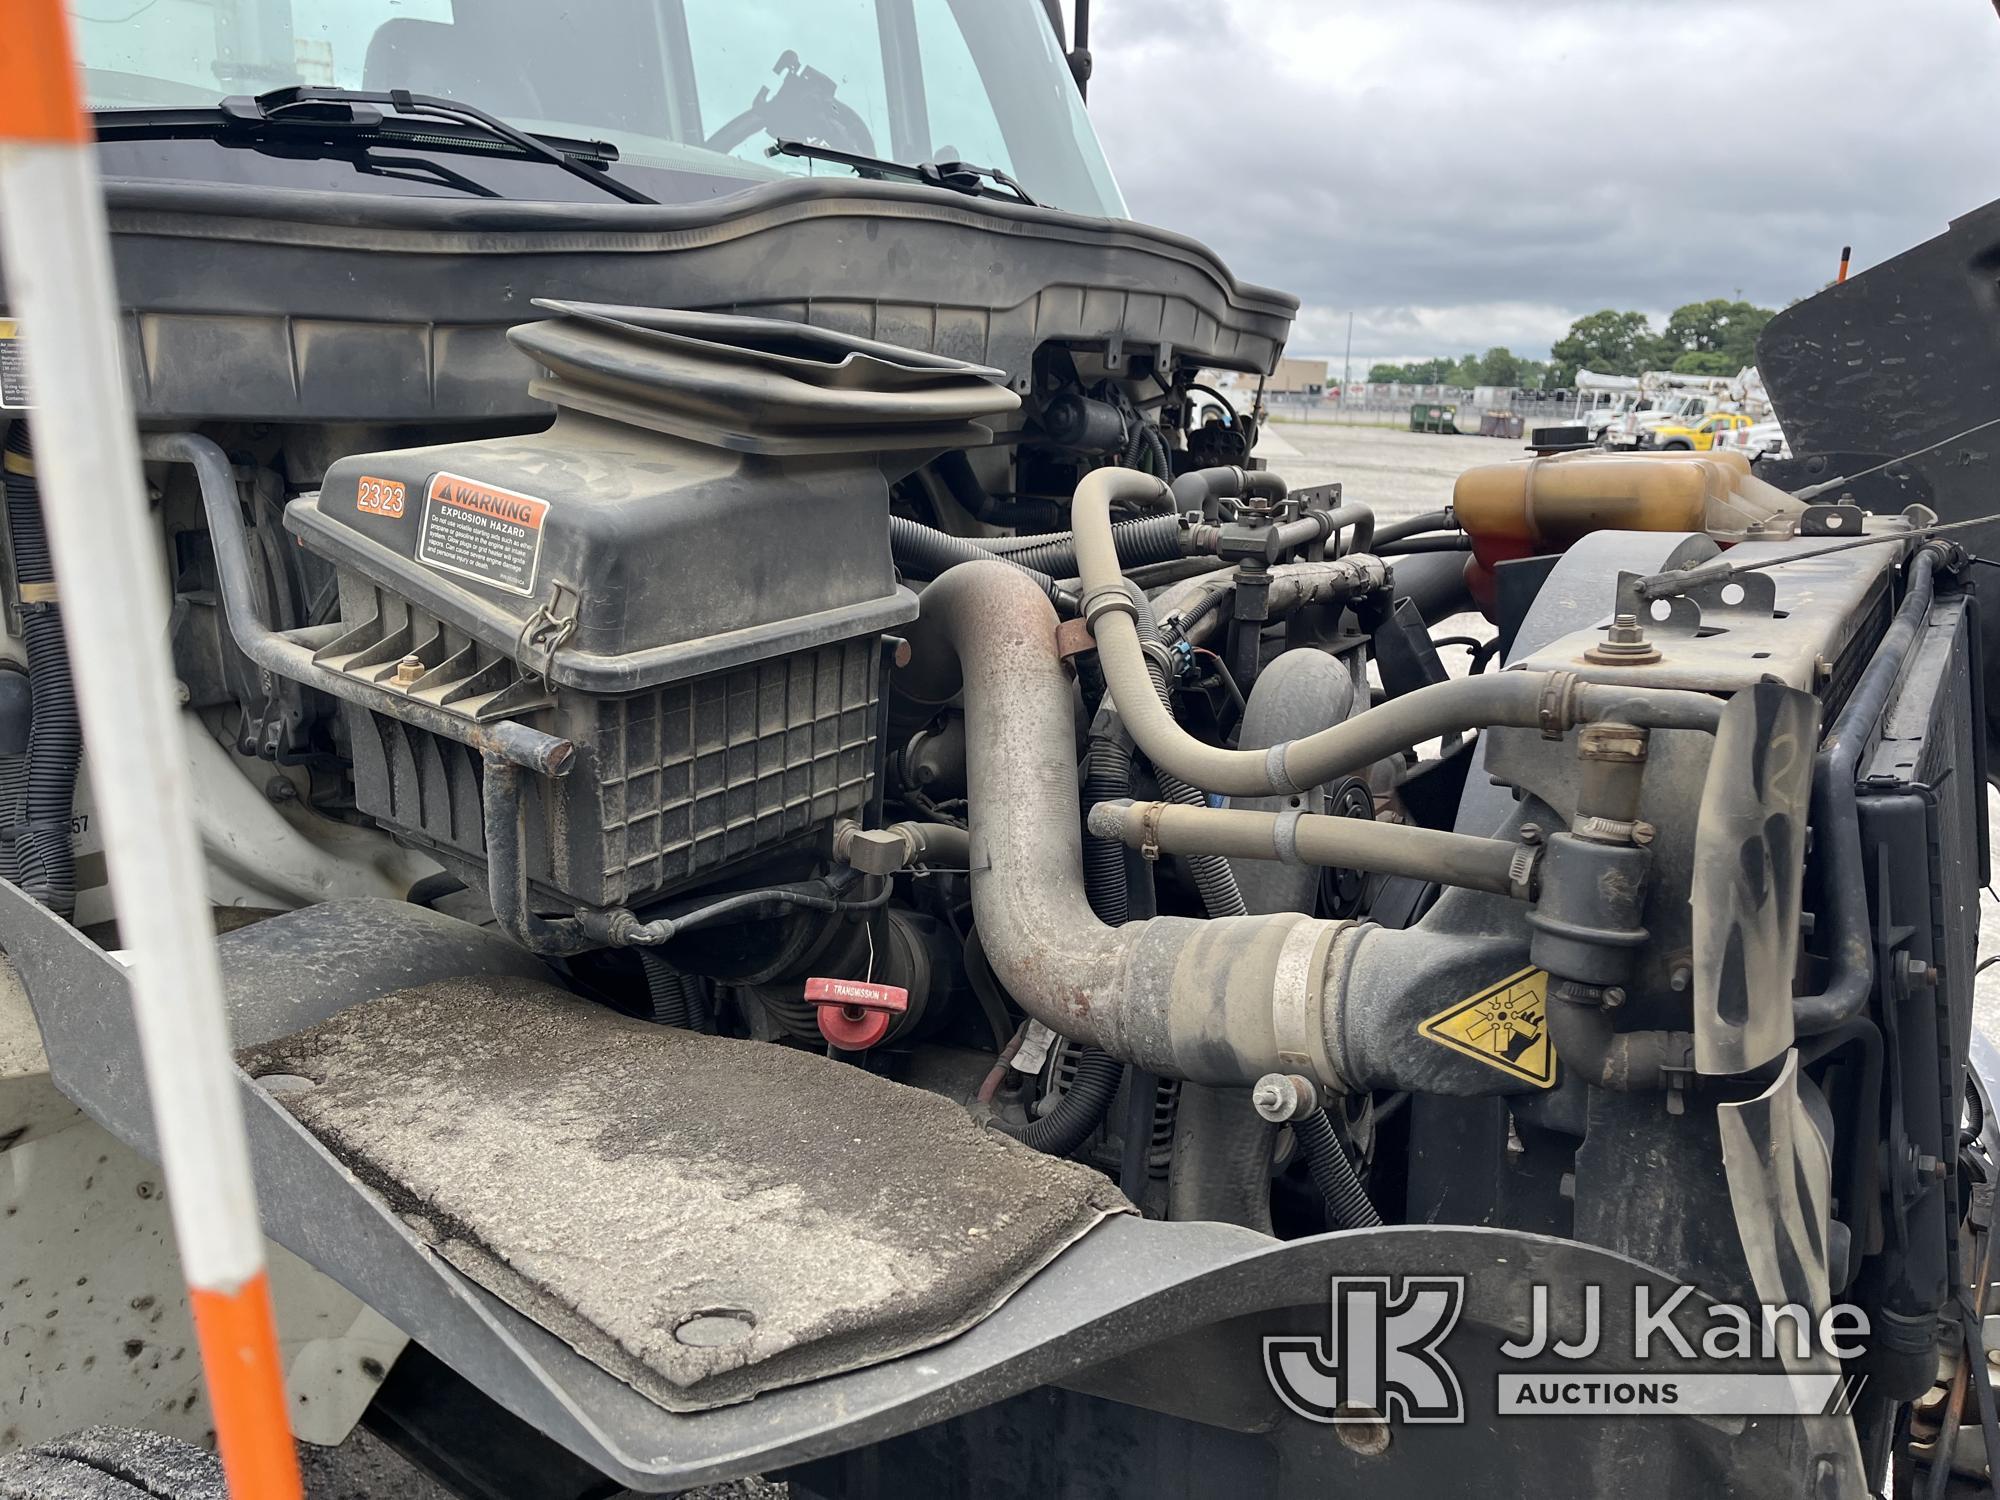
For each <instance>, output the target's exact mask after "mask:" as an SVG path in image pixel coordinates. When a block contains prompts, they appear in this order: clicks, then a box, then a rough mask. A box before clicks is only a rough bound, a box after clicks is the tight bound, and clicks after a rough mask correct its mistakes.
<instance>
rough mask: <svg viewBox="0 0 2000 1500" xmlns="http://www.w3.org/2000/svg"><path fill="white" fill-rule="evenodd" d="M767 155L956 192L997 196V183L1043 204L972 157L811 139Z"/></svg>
mask: <svg viewBox="0 0 2000 1500" xmlns="http://www.w3.org/2000/svg"><path fill="white" fill-rule="evenodd" d="M764 154H765V155H766V156H796V157H799V158H800V159H801V160H804V161H827V162H832V163H834V164H835V165H836V166H842V167H852V168H853V169H854V170H855V171H857V172H859V173H860V174H861V175H862V176H864V177H893V178H895V179H897V180H898V181H900V182H921V183H923V184H925V185H926V186H927V187H939V188H949V189H951V190H952V191H953V192H955V193H967V194H970V195H972V196H973V197H976V198H977V197H996V196H999V195H998V194H994V193H993V192H992V191H991V190H990V189H989V188H988V187H987V186H986V184H987V183H989V182H992V183H997V184H999V185H1000V186H1001V187H1004V188H1006V189H1007V195H1008V196H1011V197H1012V198H1013V199H1014V200H1015V201H1016V202H1018V203H1025V204H1026V205H1027V206H1028V207H1029V208H1039V207H1041V205H1040V204H1039V203H1037V202H1035V200H1034V199H1033V198H1031V197H1029V196H1028V190H1027V189H1026V188H1024V187H1022V186H1021V184H1020V183H1018V182H1016V181H1015V180H1014V179H1013V178H1012V177H1010V176H1008V175H1007V173H1005V172H1003V171H1001V170H1000V169H999V168H998V167H976V166H974V165H973V164H972V163H971V162H969V161H921V162H916V163H914V164H912V163H909V162H900V161H890V160H888V159H887V158H885V157H880V156H862V155H859V154H858V153H856V152H853V151H836V150H834V148H833V147H831V146H818V145H814V144H813V143H812V142H811V141H779V142H777V144H775V145H773V146H772V147H770V148H769V149H768V150H767V151H765V153H764Z"/></svg>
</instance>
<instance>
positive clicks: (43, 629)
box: [0, 421, 83, 917]
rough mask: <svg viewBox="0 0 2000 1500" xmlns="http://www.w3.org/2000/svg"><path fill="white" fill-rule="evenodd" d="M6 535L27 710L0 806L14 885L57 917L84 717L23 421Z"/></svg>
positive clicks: (70, 861)
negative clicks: (23, 746) (21, 744)
mask: <svg viewBox="0 0 2000 1500" xmlns="http://www.w3.org/2000/svg"><path fill="white" fill-rule="evenodd" d="M4 465H5V474H6V492H7V534H8V539H9V540H10V541H11V542H12V543H13V548H14V580H15V584H16V587H17V588H18V590H19V593H20V599H21V635H22V638H23V640H24V641H25V643H26V645H27V649H28V684H29V690H30V692H31V694H32V695H33V701H34V714H33V719H32V723H31V728H30V729H29V731H28V754H27V758H26V763H25V765H24V766H22V767H21V768H20V769H19V771H18V773H17V774H16V775H14V776H10V777H8V778H7V783H8V784H7V792H8V801H7V803H6V805H5V807H4V808H0V815H4V817H5V819H6V823H7V832H8V834H9V835H11V844H12V861H11V867H12V870H13V872H14V878H15V880H16V882H17V883H18V884H19V885H20V887H21V889H22V890H24V891H26V892H27V893H28V894H29V895H31V896H33V897H34V898H35V899H36V900H37V901H40V902H41V903H42V904H43V905H45V906H47V907H48V908H49V909H50V910H52V911H55V912H57V913H59V914H61V915H62V916H65V917H67V916H70V915H72V914H73V913H74V912H75V911H76V846H75V843H74V841H73V839H72V836H71V832H70V821H71V819H72V818H74V817H75V815H76V771H77V764H78V762H80V761H81V760H82V758H83V721H82V719H81V717H80V716H79V715H78V713H77V707H76V688H75V686H74V684H72V683H71V681H70V674H69V646H68V644H67V642H65V641H64V639H63V626H62V607H61V606H60V605H59V604H57V603H56V591H55V576H56V575H55V563H54V560H53V559H52V558H51V556H50V555H49V540H48V534H47V532H46V531H44V530H43V527H42V505H41V494H40V490H39V488H38V487H37V485H36V483H35V460H34V450H33V448H32V447H31V446H30V444H29V440H28V424H27V423H26V422H21V421H17V422H15V423H14V427H13V431H12V432H11V433H9V434H8V437H7V448H6V453H5V457H4Z"/></svg>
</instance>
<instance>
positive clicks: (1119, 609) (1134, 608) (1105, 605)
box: [1083, 578, 1139, 633]
mask: <svg viewBox="0 0 2000 1500" xmlns="http://www.w3.org/2000/svg"><path fill="white" fill-rule="evenodd" d="M1136 593H1137V590H1136V589H1135V588H1134V587H1133V586H1132V581H1131V580H1130V579H1128V578H1120V579H1119V580H1118V581H1117V582H1116V583H1107V584H1104V585H1102V586H1100V587H1098V588H1093V589H1088V590H1086V591H1085V593H1084V596H1083V618H1084V621H1085V623H1086V624H1088V625H1089V626H1090V628H1091V630H1092V632H1093V633H1095V631H1096V629H1097V621H1098V618H1099V616H1102V615H1107V614H1120V615H1124V616H1126V617H1127V618H1128V619H1131V620H1135V621H1136V620H1137V619H1138V618H1139V602H1138V600H1137V599H1136V598H1134V597H1133V596H1134V595H1135V594H1136Z"/></svg>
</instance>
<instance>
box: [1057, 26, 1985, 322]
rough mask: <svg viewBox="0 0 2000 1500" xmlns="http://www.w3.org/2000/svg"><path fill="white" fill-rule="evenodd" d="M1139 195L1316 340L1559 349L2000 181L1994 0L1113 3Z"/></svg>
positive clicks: (1816, 272)
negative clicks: (1565, 338) (1272, 295)
mask: <svg viewBox="0 0 2000 1500" xmlns="http://www.w3.org/2000/svg"><path fill="white" fill-rule="evenodd" d="M1093 33H1094V34H1093V37H1092V48H1093V51H1094V52H1095V54H1096V58H1097V74H1096V78H1095V80H1094V81H1093V83H1092V86H1091V114H1092V116H1093V117H1094V118H1095V120H1096V122H1097V126H1098V129H1099V131H1100V133H1101V134H1102V135H1103V137H1104V140H1105V145H1106V148H1107V150H1108V151H1109V152H1110V154H1111V158H1112V163H1113V166H1114V168H1115V170H1116V171H1117V173H1118V176H1119V181H1120V183H1121V185H1122V186H1123V188H1124V190H1125V194H1126V197H1127V199H1128V200H1129V202H1130V205H1131V208H1132V211H1133V213H1134V214H1135V216H1137V217H1139V218H1142V219H1146V220H1149V221H1152V222H1155V223H1160V224H1164V225H1167V226H1169V227H1172V228H1175V229H1179V230H1183V231H1185V232H1187V233H1191V234H1193V235H1195V236H1197V237H1198V238H1201V239H1203V240H1206V241H1207V242H1208V243H1209V244H1211V245H1213V246H1214V247H1215V248H1216V249H1217V250H1218V251H1219V252H1220V253H1221V254H1222V256H1223V257H1224V259H1225V260H1227V261H1228V262H1229V264H1230V266H1231V268H1232V269H1233V270H1234V271H1235V272H1236V273H1237V274H1238V275H1239V276H1242V277H1244V278H1245V279H1247V280H1251V281H1258V282H1263V283H1266V284H1269V285H1274V286H1281V287H1284V288H1286V289H1287V290H1290V291H1293V292H1296V293H1297V294H1298V295H1299V296H1300V297H1301V298H1302V299H1303V300H1304V302H1305V304H1306V309H1305V312H1304V314H1303V316H1302V318H1301V324H1300V328H1299V331H1298V333H1297V334H1296V335H1295V337H1294V340H1293V347H1294V349H1295V350H1299V351H1308V350H1309V351H1311V352H1315V353H1328V352H1332V353H1338V351H1339V348H1340V343H1341V340H1342V339H1343V338H1344V336H1345V331H1346V319H1347V313H1348V311H1349V310H1352V311H1353V312H1354V313H1355V324H1356V327H1355V347H1356V350H1357V352H1359V351H1361V350H1363V349H1366V350H1367V351H1368V352H1369V353H1370V355H1371V356H1373V355H1382V354H1391V353H1393V354H1397V355H1418V354H1431V353H1456V352H1462V351H1464V350H1467V349H1483V348H1486V347H1488V346H1489V345H1492V344H1497V343H1505V344H1509V345H1511V346H1512V347H1514V348H1516V349H1517V350H1523V351H1527V350H1534V351H1536V352H1539V351H1540V350H1543V349H1545V348H1546V346H1547V344H1548V342H1549V341H1550V339H1552V338H1554V337H1556V336H1558V335H1560V334H1561V332H1562V331H1563V329H1564V328H1565V327H1566V326H1567V324H1568V322H1569V320H1570V319H1571V318H1573V317H1575V316H1577V315H1578V314H1580V313H1583V312H1588V311H1590V310H1592V309H1594V308H1598V307H1604V306H1617V307H1636V308H1640V309H1644V310H1647V311H1650V312H1654V313H1656V314H1657V313H1658V312H1659V311H1660V310H1663V309H1668V308H1672V307H1675V306H1678V305H1679V304H1681V303H1683V302H1687V301H1692V300H1695V299H1697V298H1704V297H1712V296H1733V295H1735V294H1736V293H1737V292H1738V291H1739V290H1740V291H1741V293H1742V294H1743V295H1744V296H1746V297H1748V298H1750V299H1752V300H1754V301H1758V302H1762V303H1764V304H1766V305H1770V306H1782V305H1783V304H1784V303H1786V302H1788V301H1790V300H1792V299H1793V298H1795V297H1799V296H1803V295H1806V294H1807V293H1809V292H1811V291H1813V290H1815V289H1817V288H1818V287H1819V286H1820V285H1821V284H1822V283H1824V282H1825V281H1826V280H1828V279H1830V277H1831V275H1832V273H1833V270H1834V266H1835V262H1836V260H1837V258H1838V256H1839V253H1840V247H1841V246H1842V245H1843V244H1848V243H1851V244H1853V245H1854V246H1855V255H1856V261H1857V263H1858V264H1860V265H1866V264H1868V263H1870V262H1872V261H1876V260H1881V259H1886V258H1887V257H1889V256H1891V255H1893V254H1895V253H1897V252H1898V251H1900V250H1903V249H1905V248H1907V247H1908V246H1910V245H1913V244H1915V243H1917V242H1918V241H1919V240H1923V239H1926V238H1929V237H1930V236H1931V235H1934V234H1936V233H1938V232H1939V231H1941V230H1942V229H1943V228H1944V226H1945V224H1946V222H1947V220H1948V219H1949V218H1951V217H1952V216H1953V215H1955V214H1958V213H1962V212H1964V211H1965V210H1966V209H1968V208H1972V207H1974V206H1976V205H1978V204H1981V203H1984V202H1986V201H1987V200H1989V199H1991V198H1994V197H1996V196H2000V150H1996V149H1995V148H1996V147H2000V18H1996V16H1995V15H1994V13H1993V10H1992V8H1991V7H1990V6H1989V5H1987V4H1985V3H1983V0H1753V3H1745V0H1676V3H1674V4H1671V5H1668V4H1658V3H1641V0H1522V3H1498V0H1403V3H1398V4H1384V3H1381V0H1375V3H1365V0H1361V3H1357V0H1095V4H1094V6H1093Z"/></svg>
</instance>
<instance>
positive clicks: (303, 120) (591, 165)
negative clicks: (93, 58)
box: [216, 84, 659, 204]
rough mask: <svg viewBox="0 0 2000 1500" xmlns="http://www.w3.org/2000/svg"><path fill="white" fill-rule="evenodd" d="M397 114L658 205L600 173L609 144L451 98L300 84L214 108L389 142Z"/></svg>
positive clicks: (254, 119) (247, 123) (279, 124)
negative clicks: (456, 126)
mask: <svg viewBox="0 0 2000 1500" xmlns="http://www.w3.org/2000/svg"><path fill="white" fill-rule="evenodd" d="M385 107H386V109H387V110H388V111H390V112H391V113H393V114H398V115H432V116H435V117H437V118H439V119H445V120H463V121H467V122H469V123H471V124H473V125H476V126H478V127H480V128H481V129H482V130H484V131H486V132H487V133H488V134H490V135H493V136H497V137H498V138H499V139H501V140H503V141H505V142H506V143H507V144H508V145H510V146H512V147H514V149H515V150H517V151H519V152H520V153H521V154H522V155H524V156H530V157H533V158H534V159H535V160H537V161H544V162H547V163H548V164H549V165H550V166H552V167H560V168H561V169H562V170H563V171H565V172H567V173H569V174H570V176H572V177H579V178H582V179H583V181H585V182H588V183H590V184H591V185H592V186H593V187H597V188H601V189H602V190H603V191H605V192H607V193H609V194H611V195H612V196H613V197H614V198H622V199H624V201H625V202H627V203H650V204H657V203H658V201H659V200H658V199H656V198H649V197H648V196H647V195H646V194H644V193H642V192H640V191H639V190H638V189H637V188H635V187H628V186H626V185H625V184H624V183H622V182H620V181H618V179H617V178H615V177H612V176H610V175H609V174H608V173H606V172H605V171H603V170H602V166H603V164H607V163H610V162H614V161H616V160H618V148H617V147H616V146H614V145H612V144H611V143H610V142H609V141H589V142H586V143H584V144H583V145H582V147H581V148H580V149H579V150H577V151H574V152H572V151H565V150H563V149H562V148H561V147H560V146H556V145H553V144H551V143H550V142H548V141H546V140H543V139H542V138H541V137H540V136H536V135H530V134H529V133H528V132H527V131H525V130H518V129H516V128H515V127H514V126H512V125H509V124H508V123H507V122H506V121H505V120H503V119H500V118H499V117H498V116H497V115H490V114H488V113H487V112H486V111H485V110H483V109H479V108H476V107H475V106H473V105H470V104H461V103H459V102H458V101H457V100H456V99H446V98H442V97H440V96H439V95H436V94H413V93H411V92H410V91H409V90H408V89H379V90H378V89H343V88H326V87H320V86H316V85H311V84H300V85H297V86H295V87H292V88H283V89H272V90H271V91H270V92H269V93H264V94H258V95H256V96H255V97H254V98H253V97H249V96H246V95H235V96H232V97H230V98H227V99H224V100H222V101H221V103H220V104H218V105H217V106H216V108H217V111H218V113H219V114H220V116H221V118H222V119H223V120H224V121H226V122H228V123H229V124H230V125H234V126H237V127H246V128H250V129H259V130H261V129H273V128H275V129H283V130H291V129H305V130H315V129H318V130H324V129H332V130H338V131H346V130H352V131H356V132H360V133H364V134H373V133H380V134H382V135H383V136H384V137H385V138H389V139H394V138H395V136H396V135H397V132H394V131H385V130H384V129H383V126H384V124H385V120H386V116H385V115H384V113H383V110H384V108H385Z"/></svg>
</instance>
